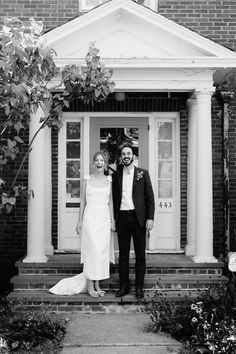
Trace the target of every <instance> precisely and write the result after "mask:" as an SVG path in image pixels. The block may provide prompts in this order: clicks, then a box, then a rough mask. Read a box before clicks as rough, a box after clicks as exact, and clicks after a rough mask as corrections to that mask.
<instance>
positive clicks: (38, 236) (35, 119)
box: [24, 108, 47, 263]
mask: <svg viewBox="0 0 236 354" xmlns="http://www.w3.org/2000/svg"><path fill="white" fill-rule="evenodd" d="M43 115H44V112H43V110H42V109H41V108H39V109H38V110H37V112H36V113H35V114H32V115H31V120H30V129H29V139H30V140H31V139H32V138H33V136H34V134H35V132H36V131H37V130H38V129H39V127H40V122H39V121H40V118H41V117H42V116H43ZM44 160H45V130H44V129H43V130H41V131H40V132H39V134H38V135H37V136H36V138H35V140H34V142H33V145H32V150H31V152H30V154H29V172H28V173H29V176H28V189H29V191H30V192H31V197H30V198H29V202H28V225H27V256H26V258H25V259H24V262H26V263H29V262H38V263H39V262H46V261H47V257H46V256H45V220H46V217H45V215H46V212H45V193H46V189H45V164H44Z"/></svg>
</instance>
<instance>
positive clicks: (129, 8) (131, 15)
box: [44, 0, 236, 67]
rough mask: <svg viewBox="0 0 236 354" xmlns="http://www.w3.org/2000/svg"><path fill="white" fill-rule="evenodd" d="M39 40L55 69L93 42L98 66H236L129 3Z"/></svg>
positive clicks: (220, 50)
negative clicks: (46, 44)
mask: <svg viewBox="0 0 236 354" xmlns="http://www.w3.org/2000/svg"><path fill="white" fill-rule="evenodd" d="M44 37H45V39H46V40H47V41H49V42H50V44H51V45H52V47H53V48H54V49H55V51H56V53H57V58H56V61H57V63H58V65H60V63H63V65H64V64H65V63H67V62H68V63H72V62H77V61H80V60H83V58H84V57H85V55H86V53H87V50H88V48H89V45H90V43H91V42H95V44H96V47H97V48H98V49H99V50H100V56H101V57H102V59H103V61H104V60H105V61H106V60H107V61H108V62H113V63H116V65H119V63H121V64H122V63H123V65H124V64H125V63H130V60H132V61H133V62H135V61H137V62H139V63H141V62H142V63H143V65H145V63H146V65H148V63H151V65H152V66H155V63H156V65H157V66H159V67H160V66H166V65H168V66H173V65H174V66H175V67H177V66H178V65H180V66H181V67H183V66H188V67H190V66H191V65H192V66H194V65H195V66H197V65H198V66H201V67H209V66H211V67H223V66H225V67H233V66H236V64H235V63H236V53H234V52H232V51H230V50H229V49H227V48H225V47H223V46H221V45H219V44H217V43H215V42H213V41H211V40H209V39H206V38H204V37H202V36H200V35H199V34H197V33H195V32H193V31H190V30H188V29H186V28H185V27H182V26H180V25H178V24H176V23H174V22H173V21H170V20H168V19H166V18H165V17H163V16H161V15H159V14H157V13H155V12H154V11H151V10H150V9H148V8H146V7H144V6H141V5H139V4H137V3H135V2H133V1H131V0H112V1H109V2H107V3H104V4H103V5H101V6H99V7H97V8H95V9H93V10H91V11H90V12H88V13H86V14H84V15H82V16H80V17H78V18H76V19H74V20H72V21H70V22H68V23H66V24H64V25H62V26H60V27H58V28H55V29H54V30H52V31H50V32H48V33H46V34H45V35H44ZM178 63H179V64H178ZM180 63H181V64H180ZM185 63H186V64H185ZM199 63H200V64H199Z"/></svg>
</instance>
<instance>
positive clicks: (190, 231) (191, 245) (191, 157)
mask: <svg viewBox="0 0 236 354" xmlns="http://www.w3.org/2000/svg"><path fill="white" fill-rule="evenodd" d="M196 127H197V101H196V99H194V98H191V99H189V100H188V177H187V178H188V186H187V208H188V210H187V245H186V249H185V252H186V255H187V256H194V254H195V237H196V234H195V231H196V227H195V223H196V217H195V215H196Z"/></svg>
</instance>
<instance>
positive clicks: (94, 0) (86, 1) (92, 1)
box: [80, 0, 108, 11]
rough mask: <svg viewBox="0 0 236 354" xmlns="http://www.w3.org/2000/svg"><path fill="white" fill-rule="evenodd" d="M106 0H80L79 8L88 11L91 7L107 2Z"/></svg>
mask: <svg viewBox="0 0 236 354" xmlns="http://www.w3.org/2000/svg"><path fill="white" fill-rule="evenodd" d="M107 1H108V0H80V3H81V10H82V11H89V10H91V9H92V8H94V7H96V6H98V5H101V4H103V3H104V2H107Z"/></svg>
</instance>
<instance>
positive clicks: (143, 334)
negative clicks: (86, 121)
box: [60, 312, 181, 354]
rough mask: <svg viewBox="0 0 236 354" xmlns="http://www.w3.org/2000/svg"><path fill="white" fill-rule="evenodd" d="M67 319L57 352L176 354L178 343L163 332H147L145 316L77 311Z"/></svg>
mask: <svg viewBox="0 0 236 354" xmlns="http://www.w3.org/2000/svg"><path fill="white" fill-rule="evenodd" d="M68 317H69V319H70V321H69V324H68V328H67V334H66V336H65V338H64V341H63V349H62V351H61V352H60V354H123V353H125V354H152V353H153V354H154V353H155V354H177V353H178V354H180V353H181V351H180V348H181V345H180V343H178V342H177V341H175V340H174V339H173V338H171V337H170V336H168V335H166V334H164V333H158V334H156V333H152V332H148V331H147V328H148V326H149V325H150V319H149V317H148V315H146V314H144V313H141V312H134V313H122V314H119V313H107V314H104V313H91V314H86V313H77V314H74V313H73V314H70V315H68Z"/></svg>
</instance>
